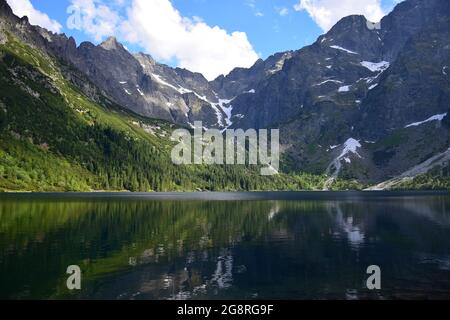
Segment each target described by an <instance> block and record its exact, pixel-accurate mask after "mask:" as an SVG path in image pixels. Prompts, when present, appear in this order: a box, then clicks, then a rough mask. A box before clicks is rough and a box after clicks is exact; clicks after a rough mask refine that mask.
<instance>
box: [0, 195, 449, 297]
mask: <svg viewBox="0 0 450 320" xmlns="http://www.w3.org/2000/svg"><path fill="white" fill-rule="evenodd" d="M71 265H77V266H79V267H80V269H81V272H82V275H81V285H82V288H81V290H74V291H70V290H69V289H68V288H67V286H66V280H67V278H68V277H69V275H68V274H66V270H67V267H68V266H71ZM371 265H376V266H379V267H380V269H381V290H374V291H371V290H369V289H367V286H366V280H367V278H368V277H369V276H370V275H369V274H367V273H366V271H367V268H368V267H369V266H371ZM0 298H3V299H163V300H164V299H179V300H181V299H442V298H444V299H449V298H450V195H449V194H448V193H432V192H431V193H429V192H425V193H418V192H416V193H389V192H374V193H358V192H349V193H347V192H340V193H327V192H318V193H230V194H224V193H197V194H195V193H194V194H173V193H172V194H126V193H125V194H18V195H10V194H5V195H0Z"/></svg>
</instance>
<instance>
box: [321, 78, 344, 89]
mask: <svg viewBox="0 0 450 320" xmlns="http://www.w3.org/2000/svg"><path fill="white" fill-rule="evenodd" d="M328 82H333V83H342V81H339V80H332V79H328V80H325V81H322V82H320V83H317V84H315V85H314V87H318V86H321V85H323V84H325V83H328Z"/></svg>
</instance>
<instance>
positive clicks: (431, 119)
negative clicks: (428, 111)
mask: <svg viewBox="0 0 450 320" xmlns="http://www.w3.org/2000/svg"><path fill="white" fill-rule="evenodd" d="M446 116H447V113H442V114H436V115H434V116H432V117H429V118H428V119H427V120H424V121H420V122H414V123H411V124H408V125H407V126H406V127H405V128H411V127H418V126H420V125H422V124H424V123H427V122H431V121H442V120H443V119H444V118H445V117H446Z"/></svg>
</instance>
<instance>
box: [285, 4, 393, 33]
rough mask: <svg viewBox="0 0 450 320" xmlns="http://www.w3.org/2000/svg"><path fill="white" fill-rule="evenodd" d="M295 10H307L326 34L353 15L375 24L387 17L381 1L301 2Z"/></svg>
mask: <svg viewBox="0 0 450 320" xmlns="http://www.w3.org/2000/svg"><path fill="white" fill-rule="evenodd" d="M294 9H295V10H296V11H301V10H306V11H307V12H308V13H309V15H310V16H311V18H312V19H313V20H314V21H315V22H316V23H317V24H318V25H319V27H321V28H322V29H323V31H325V32H326V31H328V30H330V29H331V27H332V26H334V25H335V24H336V22H338V21H339V20H340V19H341V18H343V17H346V16H349V15H352V14H362V15H364V16H365V17H366V18H367V19H368V20H370V21H373V22H378V21H380V20H381V18H383V16H384V15H385V12H384V11H383V9H382V7H381V0H300V2H299V3H298V4H296V5H295V6H294Z"/></svg>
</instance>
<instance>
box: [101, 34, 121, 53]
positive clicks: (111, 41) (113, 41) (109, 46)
mask: <svg viewBox="0 0 450 320" xmlns="http://www.w3.org/2000/svg"><path fill="white" fill-rule="evenodd" d="M100 47H102V48H103V49H105V50H125V48H124V47H123V45H122V44H121V43H119V41H117V38H116V37H109V38H108V39H106V40H105V41H103V42H102V43H101V44H100Z"/></svg>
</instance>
